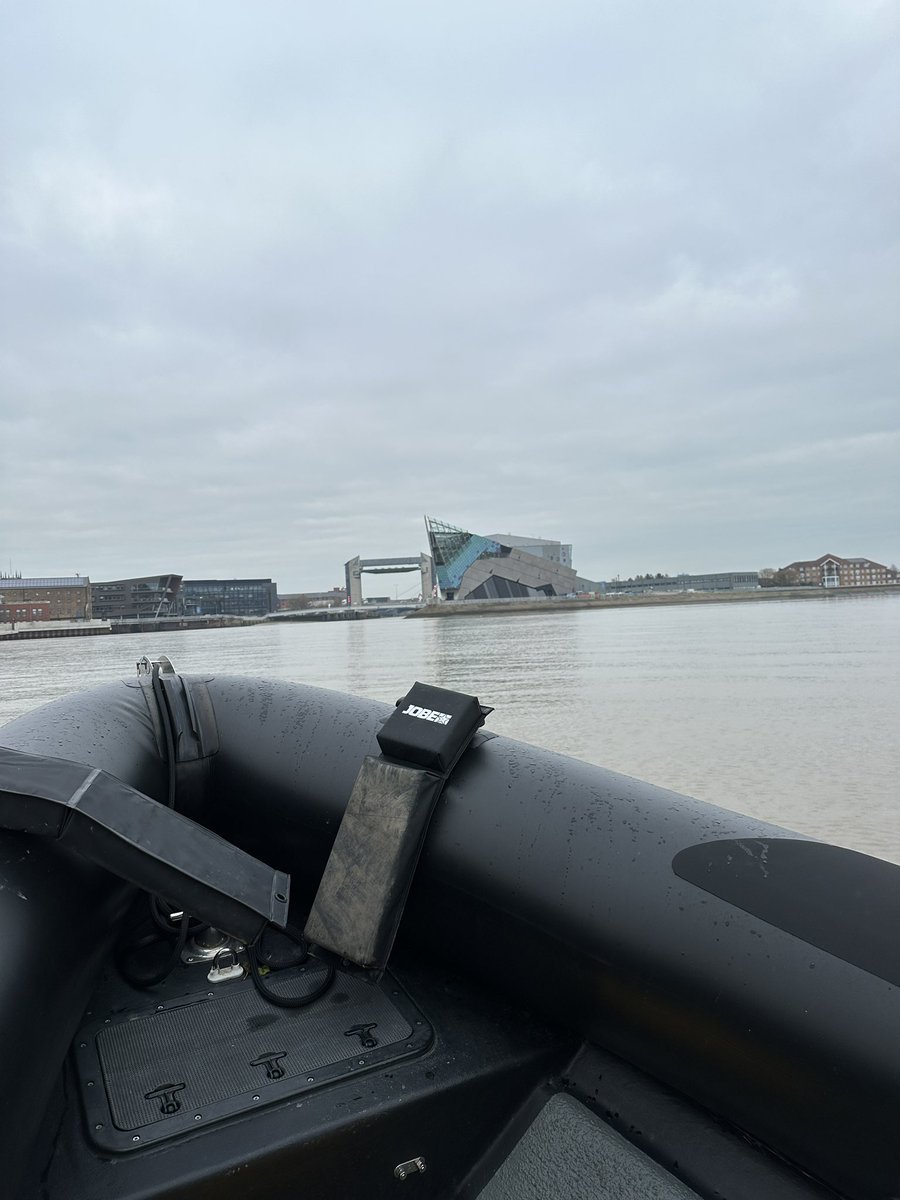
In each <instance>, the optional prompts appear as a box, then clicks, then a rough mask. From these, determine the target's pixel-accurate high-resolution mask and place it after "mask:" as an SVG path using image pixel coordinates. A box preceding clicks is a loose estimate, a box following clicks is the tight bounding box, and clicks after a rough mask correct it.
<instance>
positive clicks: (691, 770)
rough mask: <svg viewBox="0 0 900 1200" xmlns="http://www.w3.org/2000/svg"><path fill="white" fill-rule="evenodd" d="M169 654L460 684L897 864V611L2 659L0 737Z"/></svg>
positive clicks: (405, 626)
mask: <svg viewBox="0 0 900 1200" xmlns="http://www.w3.org/2000/svg"><path fill="white" fill-rule="evenodd" d="M160 652H161V653H165V654H168V655H169V657H170V658H171V659H172V661H173V662H174V664H175V666H176V668H177V669H178V670H181V671H187V672H190V671H216V672H219V673H234V674H246V675H268V676H272V677H278V678H282V679H293V680H302V681H305V682H308V683H313V684H317V685H319V686H322V687H330V688H337V689H339V690H342V691H349V692H354V693H357V694H359V695H363V696H371V697H375V698H377V699H379V700H386V701H390V702H393V701H394V700H396V699H397V698H398V697H399V696H401V695H403V694H404V693H405V692H406V690H407V689H408V687H409V685H410V684H411V683H412V682H414V681H415V680H416V679H420V680H422V681H423V682H427V683H435V684H440V685H443V686H446V687H451V688H455V689H457V690H459V691H463V692H468V693H470V694H474V695H477V696H478V698H479V699H480V700H481V701H482V702H483V703H485V704H491V705H493V706H494V708H495V711H494V713H493V714H492V715H491V717H490V718H489V721H488V725H489V727H490V728H491V729H493V730H494V731H495V732H497V733H500V734H506V735H508V736H511V737H515V738H520V739H522V740H524V741H529V742H534V743H537V744H538V745H542V746H547V747H551V748H553V749H555V750H559V751H562V752H563V753H566V754H571V755H574V756H576V757H578V758H583V759H586V760H588V761H590V762H594V763H599V764H602V765H604V766H607V767H611V768H613V769H614V770H617V771H621V772H624V773H625V774H628V775H634V776H637V777H638V778H641V779H646V780H649V781H651V782H653V783H657V784H661V785H663V786H665V787H670V788H673V789H675V790H676V791H680V792H686V793H688V794H690V795H694V796H699V797H701V798H703V799H705V800H709V801H712V802H713V803H716V804H720V805H722V806H723V807H725V808H732V809H736V810H739V811H741V812H746V813H750V814H752V815H754V816H758V817H762V818H765V819H766V820H771V821H775V822H776V823H778V824H780V825H785V826H787V827H788V828H791V829H796V830H800V831H802V832H805V833H811V834H814V835H816V836H818V837H822V838H825V839H827V840H829V841H834V842H838V843H840V844H842V845H845V846H850V847H852V848H854V849H857V850H863V851H865V852H867V853H870V854H877V855H880V856H881V857H883V858H889V859H892V860H893V861H895V862H898V863H900V795H898V782H900V734H898V730H900V596H886V595H877V596H858V597H857V596H854V597H829V598H828V599H822V600H820V601H790V600H785V601H767V602H766V603H752V602H748V603H745V604H740V603H737V604H722V605H708V606H706V605H704V606H703V607H699V606H698V607H696V608H695V607H687V606H685V607H660V608H649V609H648V608H634V609H610V610H606V611H604V610H600V611H598V610H588V611H581V612H570V613H561V612H548V613H546V614H540V615H525V616H515V615H508V616H507V615H500V616H490V617H448V618H444V619H441V620H400V619H384V620H372V621H355V622H335V623H329V624H325V623H321V624H320V623H314V624H309V625H304V624H290V625H259V626H252V627H248V628H244V629H232V630H204V631H196V632H190V633H167V634H164V635H159V634H139V635H122V636H112V637H99V638H71V639H48V640H45V641H30V642H8V643H0V724H2V723H4V722H6V721H8V720H11V719H12V718H14V717H16V716H18V715H20V714H22V713H24V712H27V711H28V710H29V709H31V708H33V707H35V706H36V705H39V704H43V703H45V702H46V701H48V700H50V699H53V698H54V697H56V696H59V695H62V694H64V693H66V692H69V691H71V690H73V689H78V688H83V687H89V686H91V685H93V684H96V683H101V682H105V681H107V680H110V679H115V678H118V677H120V676H122V675H126V674H131V673H132V672H133V670H134V663H135V662H136V660H137V659H138V658H140V657H141V655H144V654H147V655H150V656H151V657H152V656H154V655H155V654H157V653H160Z"/></svg>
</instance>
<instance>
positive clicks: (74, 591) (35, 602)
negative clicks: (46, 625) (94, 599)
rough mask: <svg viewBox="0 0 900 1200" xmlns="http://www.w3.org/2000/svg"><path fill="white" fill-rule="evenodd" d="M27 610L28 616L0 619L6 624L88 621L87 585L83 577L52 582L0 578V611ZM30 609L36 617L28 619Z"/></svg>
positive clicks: (16, 577) (53, 580) (88, 594)
mask: <svg viewBox="0 0 900 1200" xmlns="http://www.w3.org/2000/svg"><path fill="white" fill-rule="evenodd" d="M7 609H12V610H13V611H16V610H17V609H28V610H29V615H28V616H21V617H5V618H4V617H0V620H8V621H89V620H90V619H91V581H90V579H88V577H87V576H86V575H84V576H82V575H74V576H71V577H62V578H56V579H23V578H21V577H20V576H9V575H0V610H7ZM31 609H39V610H40V615H38V616H31V615H30V610H31Z"/></svg>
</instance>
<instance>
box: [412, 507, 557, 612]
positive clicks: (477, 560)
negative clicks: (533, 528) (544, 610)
mask: <svg viewBox="0 0 900 1200" xmlns="http://www.w3.org/2000/svg"><path fill="white" fill-rule="evenodd" d="M425 528H426V530H427V533H428V545H429V548H430V550H431V555H432V557H433V559H434V566H435V571H436V574H437V586H438V588H439V589H440V592H441V595H442V596H443V598H444V599H445V600H507V599H514V598H515V599H528V598H534V599H540V598H542V597H544V598H546V597H550V596H566V595H568V594H569V593H571V592H574V591H575V581H576V578H577V575H576V572H575V571H574V569H573V568H572V567H571V566H567V565H564V563H563V562H561V561H560V558H565V557H569V559H570V560H571V547H568V546H567V547H565V548H564V549H565V550H568V551H569V554H568V555H565V554H557V555H555V556H554V555H552V554H548V553H542V554H540V555H538V554H533V553H529V552H528V551H526V550H523V549H521V548H519V547H518V546H515V545H510V544H508V542H507V541H501V540H499V539H498V537H497V536H496V535H495V536H494V537H482V536H481V535H480V534H477V533H469V532H468V531H467V530H465V529H458V528H457V527H456V526H455V525H448V524H446V523H445V522H444V521H436V520H435V519H434V518H433V517H426V518H425ZM501 536H502V535H501ZM508 541H510V542H512V541H515V542H521V543H523V544H528V545H530V546H533V545H536V544H537V541H538V539H528V538H518V537H517V538H513V537H512V536H511V535H510V537H509V539H508ZM541 546H542V547H553V546H561V543H551V542H547V541H546V540H544V541H543V542H541Z"/></svg>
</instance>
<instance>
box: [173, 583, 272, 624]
mask: <svg viewBox="0 0 900 1200" xmlns="http://www.w3.org/2000/svg"><path fill="white" fill-rule="evenodd" d="M277 609H278V585H277V584H276V583H273V582H272V580H271V579H185V580H184V581H183V582H182V584H181V592H180V595H179V598H178V611H179V613H181V614H182V615H183V616H185V617H219V616H229V617H264V616H265V615H266V613H270V612H276V611H277Z"/></svg>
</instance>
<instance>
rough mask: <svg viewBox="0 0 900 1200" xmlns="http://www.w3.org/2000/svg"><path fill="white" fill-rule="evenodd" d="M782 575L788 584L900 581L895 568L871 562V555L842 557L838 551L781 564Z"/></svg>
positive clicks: (851, 584)
mask: <svg viewBox="0 0 900 1200" xmlns="http://www.w3.org/2000/svg"><path fill="white" fill-rule="evenodd" d="M779 574H780V575H782V576H783V577H784V579H785V582H786V583H798V584H801V585H803V584H807V585H808V584H815V585H817V586H818V587H874V586H875V585H876V584H879V583H900V573H898V571H897V570H896V568H894V567H886V566H884V564H883V563H877V562H872V560H871V559H869V558H840V557H839V556H838V555H837V554H823V555H822V557H821V558H816V559H812V560H809V561H807V562H792V563H790V564H789V565H788V566H786V567H782V568H781V571H780V572H779Z"/></svg>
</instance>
